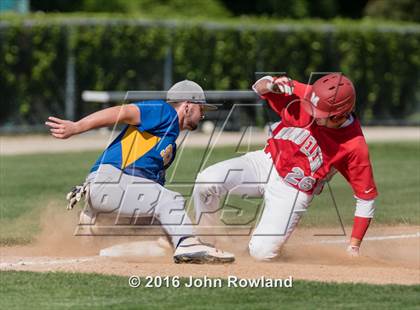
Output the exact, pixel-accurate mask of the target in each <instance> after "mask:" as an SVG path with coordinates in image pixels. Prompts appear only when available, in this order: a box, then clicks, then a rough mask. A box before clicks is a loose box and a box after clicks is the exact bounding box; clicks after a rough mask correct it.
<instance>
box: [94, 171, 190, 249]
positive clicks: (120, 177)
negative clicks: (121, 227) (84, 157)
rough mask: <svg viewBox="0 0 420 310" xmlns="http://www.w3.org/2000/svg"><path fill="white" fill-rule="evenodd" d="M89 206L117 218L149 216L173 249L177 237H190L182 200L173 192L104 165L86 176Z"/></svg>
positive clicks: (95, 210) (188, 221)
mask: <svg viewBox="0 0 420 310" xmlns="http://www.w3.org/2000/svg"><path fill="white" fill-rule="evenodd" d="M86 181H87V182H89V183H90V186H89V206H90V207H91V208H92V210H93V211H94V212H96V213H100V212H103V213H106V212H115V213H117V214H118V216H124V217H133V218H135V217H136V216H139V215H150V216H153V217H154V218H156V219H157V220H159V222H160V224H161V225H162V228H163V229H164V230H165V232H166V233H167V234H168V235H169V237H170V238H171V239H172V244H173V245H174V247H176V246H177V244H178V241H179V239H180V238H181V237H185V236H191V235H193V227H192V223H191V220H190V218H189V217H188V215H187V214H186V212H185V199H184V198H183V196H182V195H181V194H179V193H177V192H174V191H171V190H168V189H167V188H165V187H163V186H162V185H160V184H158V183H155V182H153V181H150V180H148V179H145V178H141V177H137V176H131V175H127V174H124V173H122V171H121V170H119V169H117V168H115V167H114V166H112V165H108V164H104V165H101V166H100V167H99V169H98V170H97V171H95V172H92V173H90V174H89V175H88V177H87V179H86Z"/></svg>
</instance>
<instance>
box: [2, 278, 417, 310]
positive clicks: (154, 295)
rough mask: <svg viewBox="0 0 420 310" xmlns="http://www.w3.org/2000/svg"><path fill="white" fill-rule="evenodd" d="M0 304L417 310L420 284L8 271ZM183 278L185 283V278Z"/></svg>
mask: <svg viewBox="0 0 420 310" xmlns="http://www.w3.org/2000/svg"><path fill="white" fill-rule="evenodd" d="M0 277H1V278H0V279H1V281H0V288H1V290H0V291H1V295H2V296H1V299H0V308H2V309H10V310H11V309H69V308H71V309H102V308H109V309H185V310H188V309H211V310H216V309H279V308H281V309H294V310H296V309H308V308H310V309H327V308H331V307H332V308H334V309H337V308H338V309H356V308H359V309H418V306H419V298H418V296H419V294H420V286H419V285H416V286H401V285H367V284H336V283H319V282H309V281H294V282H293V287H292V288H235V289H232V288H228V287H227V286H226V282H224V285H223V287H222V288H185V287H183V284H181V287H179V288H164V287H161V288H142V287H140V288H136V289H134V288H130V287H129V286H128V277H119V276H104V275H97V274H77V273H61V272H57V273H52V272H49V273H34V272H16V271H7V272H4V271H3V272H1V274H0ZM143 282H144V281H143ZM182 283H183V282H182Z"/></svg>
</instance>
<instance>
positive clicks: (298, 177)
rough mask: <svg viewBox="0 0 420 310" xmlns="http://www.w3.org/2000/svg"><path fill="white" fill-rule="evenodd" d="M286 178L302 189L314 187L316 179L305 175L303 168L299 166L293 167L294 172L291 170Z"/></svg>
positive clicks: (306, 189)
mask: <svg viewBox="0 0 420 310" xmlns="http://www.w3.org/2000/svg"><path fill="white" fill-rule="evenodd" d="M284 180H285V181H286V182H288V183H290V184H292V185H297V186H298V187H299V189H300V190H302V191H305V192H306V191H309V190H311V189H312V187H313V186H314V184H315V183H316V180H315V179H314V178H313V177H305V174H304V172H303V170H302V169H301V168H299V167H293V168H292V172H289V173H288V174H287V175H286V177H285V178H284Z"/></svg>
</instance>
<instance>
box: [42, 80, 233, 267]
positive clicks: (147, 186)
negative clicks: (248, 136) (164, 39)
mask: <svg viewBox="0 0 420 310" xmlns="http://www.w3.org/2000/svg"><path fill="white" fill-rule="evenodd" d="M215 108H216V107H215V106H213V105H209V104H207V103H206V100H205V96H204V92H203V89H202V88H201V87H200V86H199V85H198V84H197V83H195V82H193V81H188V80H184V81H181V82H178V83H176V84H175V85H173V86H172V87H171V88H170V89H169V91H168V93H167V100H166V101H164V100H149V101H142V102H137V103H133V104H128V105H124V106H115V107H111V108H107V109H103V110H100V111H98V112H95V113H93V114H91V115H88V116H86V117H85V118H83V119H81V120H79V121H77V122H72V121H69V120H62V119H59V118H56V117H49V118H48V121H47V122H46V123H45V124H46V125H47V126H49V127H50V131H51V134H52V136H54V137H55V138H58V139H67V138H69V137H71V136H73V135H76V134H79V133H82V132H85V131H88V130H91V129H94V128H100V127H105V126H112V125H114V124H116V123H122V124H126V126H125V127H124V129H123V130H122V131H121V133H120V134H119V135H118V136H117V138H115V140H114V141H113V142H112V143H111V144H110V145H109V146H108V147H107V148H106V149H105V151H104V152H103V153H102V155H101V156H100V157H99V158H98V160H97V161H96V163H95V164H94V165H93V167H92V169H91V170H90V173H89V175H88V176H87V178H86V181H85V183H84V184H83V185H82V186H77V187H76V188H75V189H74V190H73V191H72V192H70V193H69V194H68V195H67V199H68V200H69V205H68V209H72V208H73V207H74V205H75V204H76V203H77V202H78V201H79V200H80V199H81V198H83V197H84V198H85V199H86V201H87V207H86V208H85V209H84V210H83V211H82V213H81V216H80V222H81V223H83V224H90V223H94V221H95V218H96V215H97V214H98V213H99V212H116V213H118V215H119V216H128V217H132V216H137V215H140V214H151V213H152V214H153V215H154V218H157V219H158V220H159V222H160V223H161V225H162V227H163V229H164V230H165V232H166V233H167V234H168V235H169V237H170V238H171V241H172V244H173V246H174V249H175V252H174V261H175V263H228V262H233V261H234V256H233V255H232V254H230V253H227V252H223V251H221V250H218V249H216V248H214V247H213V246H211V245H208V244H204V243H202V242H201V241H200V239H198V238H197V237H195V236H194V231H193V226H192V225H191V220H190V218H189V217H188V215H187V214H186V212H185V200H184V198H183V197H182V195H181V194H179V193H176V192H174V191H171V190H168V189H167V188H165V187H164V184H165V170H166V169H167V168H168V167H169V166H170V165H171V163H172V162H173V160H174V158H175V154H176V139H177V137H178V135H179V132H180V130H195V129H196V128H197V126H198V123H199V122H200V120H202V119H203V118H204V111H206V110H211V109H215Z"/></svg>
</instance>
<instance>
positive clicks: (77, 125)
mask: <svg viewBox="0 0 420 310" xmlns="http://www.w3.org/2000/svg"><path fill="white" fill-rule="evenodd" d="M116 123H125V124H129V125H138V124H139V123H140V111H139V109H138V108H137V107H136V106H135V105H132V104H129V105H123V106H116V107H112V108H107V109H103V110H100V111H98V112H95V113H92V114H90V115H88V116H86V117H84V118H82V119H81V120H79V121H77V122H73V121H69V120H64V119H60V118H58V117H54V116H50V117H48V120H47V121H46V122H45V125H47V126H49V127H50V132H51V135H52V136H54V137H55V138H57V139H67V138H69V137H71V136H74V135H77V134H79V133H82V132H85V131H89V130H91V129H95V128H100V127H107V126H113V125H115V124H116Z"/></svg>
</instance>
